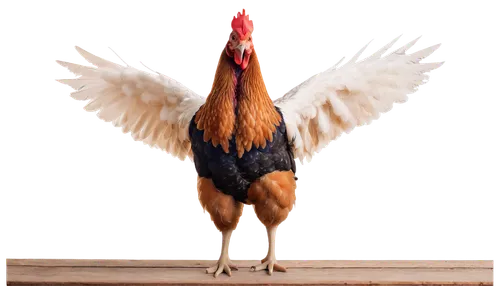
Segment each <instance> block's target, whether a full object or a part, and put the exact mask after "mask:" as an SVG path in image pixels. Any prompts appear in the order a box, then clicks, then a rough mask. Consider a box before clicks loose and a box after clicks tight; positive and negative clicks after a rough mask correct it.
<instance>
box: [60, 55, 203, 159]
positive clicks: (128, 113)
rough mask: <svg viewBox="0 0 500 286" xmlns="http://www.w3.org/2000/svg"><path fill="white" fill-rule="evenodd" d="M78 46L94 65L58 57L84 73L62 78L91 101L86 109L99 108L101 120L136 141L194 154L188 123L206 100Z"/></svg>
mask: <svg viewBox="0 0 500 286" xmlns="http://www.w3.org/2000/svg"><path fill="white" fill-rule="evenodd" d="M76 50H77V51H78V52H79V53H80V55H82V56H83V57H84V58H85V59H86V60H87V61H88V62H90V63H91V64H93V65H94V67H87V66H81V65H77V64H72V63H68V62H62V61H57V62H58V63H59V64H60V65H62V66H64V67H66V68H68V69H69V70H70V71H71V72H73V73H74V74H75V75H77V76H79V77H78V78H76V79H62V80H59V82H61V83H64V84H67V85H69V86H71V87H72V88H73V89H75V90H76V91H74V92H73V93H71V96H72V97H73V98H74V99H77V100H87V101H88V104H87V105H86V106H85V110H87V111H98V113H97V116H98V117H99V118H100V119H102V120H104V121H107V122H112V123H113V124H114V125H115V126H117V127H121V128H122V129H123V132H124V133H131V135H132V137H133V138H134V139H135V140H141V141H143V142H144V143H146V144H148V145H150V146H151V147H157V148H160V149H162V150H165V151H167V152H168V153H170V154H172V155H173V156H175V157H178V158H180V159H181V160H184V158H185V157H186V156H189V157H191V145H190V142H189V136H188V126H189V122H190V120H191V118H192V117H193V116H194V114H195V113H196V111H197V110H198V109H199V108H200V106H201V105H202V104H203V103H204V102H205V99H204V98H202V97H201V96H199V95H197V94H195V93H194V92H192V91H191V90H189V89H188V88H186V87H184V86H183V85H182V84H180V83H179V82H177V81H175V80H174V79H171V78H169V77H167V76H165V75H162V74H159V73H158V74H150V73H146V72H144V71H140V70H138V69H135V68H132V67H129V66H126V67H125V66H121V65H119V64H115V63H112V62H109V61H107V60H104V59H102V58H99V57H97V56H94V55H92V54H90V53H89V52H87V51H85V50H83V49H81V48H79V47H76Z"/></svg>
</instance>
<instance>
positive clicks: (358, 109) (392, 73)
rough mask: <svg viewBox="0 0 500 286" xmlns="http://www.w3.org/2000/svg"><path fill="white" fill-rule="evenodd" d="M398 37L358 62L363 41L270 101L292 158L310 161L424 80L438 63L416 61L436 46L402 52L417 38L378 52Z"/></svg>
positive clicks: (400, 99) (412, 90)
mask: <svg viewBox="0 0 500 286" xmlns="http://www.w3.org/2000/svg"><path fill="white" fill-rule="evenodd" d="M398 39H399V37H398V38H396V39H394V40H393V41H391V42H390V43H389V44H387V45H385V46H384V47H382V48H381V49H380V50H378V51H377V52H376V53H374V54H373V55H371V56H369V57H368V58H366V59H364V60H361V61H357V60H358V58H359V56H360V55H361V53H362V52H363V51H364V50H365V49H366V47H367V46H368V45H366V46H365V47H363V48H362V49H361V50H360V51H359V52H358V53H356V55H354V57H353V58H352V59H351V60H350V61H349V62H347V63H345V64H344V65H343V66H341V67H339V68H337V67H338V65H339V64H340V63H341V62H342V60H343V59H342V60H340V61H339V62H338V63H337V64H336V65H335V66H333V67H331V68H330V69H328V70H326V71H324V72H322V73H319V74H317V75H314V76H313V77H311V78H309V79H308V80H306V81H305V82H303V83H301V84H300V85H299V86H297V87H295V88H293V89H292V90H290V91H289V92H288V93H287V94H285V95H284V96H283V97H282V98H279V99H278V100H276V101H275V102H274V103H275V105H276V106H278V107H280V108H281V111H282V113H283V116H284V119H285V123H286V127H287V133H288V139H289V141H290V142H293V148H294V153H295V157H296V158H299V159H300V160H301V161H302V160H303V159H304V158H306V159H307V160H310V159H311V157H312V156H313V155H314V154H315V153H317V152H319V151H320V150H321V149H322V148H323V147H325V146H326V145H327V144H328V143H330V142H331V141H332V140H334V139H336V138H337V137H338V136H340V135H341V134H342V133H344V132H345V133H349V132H350V131H351V130H352V129H353V128H354V127H356V126H361V125H365V124H369V123H370V122H371V121H372V120H375V119H377V118H378V117H379V116H380V114H381V113H384V112H387V111H389V110H390V109H391V108H392V106H393V104H394V103H402V102H405V101H406V100H407V95H408V94H410V93H412V92H415V91H416V90H417V88H418V86H419V85H421V84H423V83H425V82H426V81H427V79H428V75H427V74H426V73H427V72H429V71H431V70H433V69H436V68H438V67H439V66H441V65H442V64H443V63H421V62H420V61H421V60H422V59H424V58H425V57H427V56H429V55H430V54H432V53H433V52H434V51H435V50H436V49H437V48H439V45H435V46H432V47H429V48H426V49H423V50H420V51H418V52H415V53H413V54H406V51H407V50H408V49H409V48H410V47H412V46H413V45H414V44H415V43H416V42H417V40H418V38H417V39H415V40H413V41H411V42H410V43H408V44H406V45H404V46H403V47H401V48H399V49H397V50H396V51H394V52H392V53H389V54H388V55H386V56H384V57H382V55H383V54H384V53H385V52H386V51H387V50H388V49H389V48H390V47H391V46H392V45H393V44H394V43H395V42H396V41H397V40H398Z"/></svg>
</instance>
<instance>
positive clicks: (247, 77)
mask: <svg viewBox="0 0 500 286" xmlns="http://www.w3.org/2000/svg"><path fill="white" fill-rule="evenodd" d="M234 68H235V65H234V63H233V59H232V58H230V57H229V56H228V55H227V54H226V52H225V51H223V52H222V55H221V57H220V60H219V65H218V66H217V71H216V73H215V79H214V83H213V85H212V91H211V92H210V94H209V95H208V97H207V101H206V103H205V104H204V105H203V106H202V107H201V108H200V110H199V111H198V113H197V114H196V118H195V122H196V124H197V127H198V129H199V130H204V138H203V139H204V140H205V142H208V141H209V140H212V144H213V146H215V147H216V146H217V145H219V144H220V145H221V147H222V148H223V150H224V151H225V152H229V140H231V137H232V136H233V135H235V136H236V150H237V152H238V156H239V157H241V156H242V155H243V153H244V152H245V151H249V150H250V149H251V148H252V145H255V146H256V147H265V146H266V140H268V141H272V140H273V133H274V132H275V131H276V126H277V125H279V124H280V120H281V117H280V115H279V113H278V112H277V111H276V109H275V107H274V104H273V102H272V100H271V98H270V97H269V95H268V93H267V90H266V86H265V84H264V80H263V78H262V74H261V72H260V65H259V61H258V59H257V55H256V53H255V51H254V52H253V53H252V55H251V57H250V59H249V63H248V66H247V68H246V69H245V70H244V71H243V72H242V74H241V76H240V79H239V91H237V90H236V88H237V87H236V85H237V81H238V79H237V78H236V75H235V71H234ZM237 93H238V95H237V106H236V107H235V105H234V97H235V96H236V94H237ZM235 108H237V109H238V112H237V114H238V115H237V116H236V112H235Z"/></svg>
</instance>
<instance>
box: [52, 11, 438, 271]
mask: <svg viewBox="0 0 500 286" xmlns="http://www.w3.org/2000/svg"><path fill="white" fill-rule="evenodd" d="M231 28H232V31H231V33H230V35H229V39H228V41H227V43H226V45H225V47H224V49H223V50H222V53H221V56H220V59H219V63H218V66H217V70H216V72H215V78H214V82H213V85H212V89H211V91H210V93H209V95H208V96H207V97H206V98H203V97H201V96H199V95H197V94H195V93H194V92H193V91H191V90H189V89H188V88H186V87H185V86H183V85H182V84H181V83H179V82H177V81H175V80H174V79H172V78H170V77H168V76H165V75H163V74H160V73H156V72H155V73H146V72H144V71H140V70H137V69H135V68H132V67H130V66H122V65H118V64H115V63H113V62H110V61H107V60H104V59H102V58H99V57H97V56H94V55H92V54H90V53H89V52H87V51H85V50H83V49H81V48H79V47H76V49H77V51H78V52H79V53H80V55H82V56H83V57H84V58H85V59H86V60H87V61H88V62H90V63H91V64H93V65H94V66H95V67H87V66H81V65H76V64H72V63H68V62H62V61H58V63H59V64H61V65H62V66H64V67H66V68H68V69H69V70H70V71H71V72H73V73H74V74H76V75H77V76H80V77H78V78H76V79H64V80H59V81H60V82H61V83H64V84H67V85H69V86H71V87H72V88H74V89H75V90H76V91H74V92H73V93H71V96H72V97H73V98H75V99H77V100H89V101H90V102H89V103H88V104H87V105H86V106H85V109H86V110H87V111H98V113H97V116H98V117H99V118H101V119H102V120H104V121H107V122H112V123H113V124H114V125H115V126H117V127H121V128H122V129H123V132H124V133H131V135H132V137H133V138H134V139H135V140H141V141H143V142H145V143H146V144H148V145H150V146H152V147H157V148H160V149H162V150H164V151H166V152H167V153H170V154H171V155H173V156H175V157H178V158H179V159H181V160H184V159H185V158H186V157H189V158H191V159H192V160H193V161H194V165H195V167H196V171H197V173H198V184H197V188H198V198H199V201H200V203H201V206H202V207H203V209H205V210H206V211H207V212H208V213H209V214H210V217H211V219H212V221H213V223H214V224H215V226H216V228H217V229H218V230H219V231H220V232H221V233H222V250H221V255H220V258H219V260H218V262H217V263H216V264H215V265H214V266H213V267H210V268H208V269H207V270H206V272H207V273H209V274H213V275H214V276H215V277H217V276H218V275H219V274H220V273H223V272H224V273H226V274H227V275H229V276H231V270H235V269H237V267H236V266H235V265H233V264H232V263H231V261H230V259H229V254H228V248H229V242H230V238H231V234H232V232H233V230H234V229H235V228H236V226H237V224H238V221H239V218H240V216H241V214H242V210H243V206H244V204H249V205H253V206H254V209H255V212H256V214H257V217H258V219H259V220H260V221H261V222H262V223H263V224H264V225H265V226H266V229H267V235H268V241H269V249H268V253H267V256H266V257H265V258H264V259H263V260H262V261H261V264H258V265H255V266H253V267H252V268H251V270H252V271H259V270H267V273H268V274H272V273H273V271H283V272H284V271H286V268H285V267H283V266H282V265H280V264H278V263H277V260H276V255H275V238H276V231H277V228H278V226H279V225H280V223H282V222H283V221H284V220H285V219H286V218H287V216H288V214H289V212H290V211H291V210H292V207H293V206H294V203H295V189H296V180H297V177H296V176H295V173H296V166H295V159H299V160H300V161H301V162H302V161H303V160H304V159H306V160H310V159H311V157H312V156H313V155H315V154H316V153H317V152H319V151H320V150H321V149H322V148H323V147H325V146H326V145H327V144H328V143H329V142H331V141H332V140H334V139H336V138H337V137H338V136H340V135H341V134H342V133H348V132H350V131H351V130H352V129H353V128H354V127H356V126H361V125H364V124H369V123H370V122H371V121H372V120H374V119H377V118H378V117H379V115H380V114H381V113H383V112H387V111H389V110H390V109H391V107H392V105H393V104H394V103H402V102H404V101H406V99H407V94H409V93H412V92H414V91H416V89H417V87H418V86H419V85H421V84H423V83H424V82H425V81H426V80H427V79H428V75H427V74H426V73H427V72H429V71H431V70H433V69H436V68H438V67H439V66H440V65H441V64H442V63H421V62H420V61H421V60H422V59H424V58H425V57H427V56H429V55H430V54H431V53H433V52H434V51H435V50H436V49H437V48H438V47H439V45H435V46H432V47H429V48H426V49H423V50H420V51H418V52H415V53H413V54H406V51H407V50H408V49H409V48H410V47H412V46H413V45H414V44H415V43H416V41H417V40H418V38H417V39H415V40H414V41H411V42H410V43H408V44H406V45H404V46H403V47H401V48H399V49H397V50H396V51H394V52H392V53H389V54H387V55H385V56H384V54H385V53H386V52H387V51H388V50H389V49H390V48H391V46H392V45H393V44H394V43H395V42H396V41H397V40H398V38H399V37H398V38H396V39H394V40H393V41H391V42H390V43H388V44H387V45H385V46H384V47H382V48H381V49H380V50H378V51H377V52H375V53H374V54H373V55H371V56H369V57H367V58H365V59H364V60H362V61H358V58H359V56H360V55H361V54H362V52H363V51H364V49H365V48H366V46H365V47H364V48H363V49H361V50H360V51H359V52H358V53H356V54H355V56H354V57H353V58H352V59H351V60H350V61H348V62H347V63H345V64H344V65H342V66H340V63H341V62H342V60H341V61H340V62H339V63H337V64H336V65H335V66H333V67H331V68H330V69H328V70H326V71H324V72H321V73H318V74H316V75H314V76H312V77H311V78H309V79H308V80H306V81H305V82H303V83H301V84H300V85H298V86H297V87H295V88H293V89H292V90H291V91H289V92H288V93H287V94H285V95H284V96H283V97H281V98H279V99H278V100H275V101H274V102H273V101H272V100H271V98H270V97H269V95H268V93H267V90H266V86H265V84H264V80H263V77H262V74H261V71H260V66H259V61H258V58H257V54H256V52H255V48H254V45H253V41H252V32H253V22H252V21H251V20H250V19H249V16H248V15H245V10H243V12H242V13H238V14H237V16H236V17H233V20H232V22H231ZM339 66H340V67H339Z"/></svg>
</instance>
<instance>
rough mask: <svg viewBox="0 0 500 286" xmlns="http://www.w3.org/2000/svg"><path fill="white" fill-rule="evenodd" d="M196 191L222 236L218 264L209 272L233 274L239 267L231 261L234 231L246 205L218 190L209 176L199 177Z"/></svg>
mask: <svg viewBox="0 0 500 286" xmlns="http://www.w3.org/2000/svg"><path fill="white" fill-rule="evenodd" d="M195 191H196V192H197V193H198V198H199V203H200V207H201V209H202V210H203V212H205V213H207V214H208V216H209V218H210V221H211V222H212V223H213V224H214V226H215V229H216V230H217V231H218V232H219V233H220V234H221V236H222V243H221V245H220V251H219V257H218V261H217V264H216V265H215V266H213V267H210V268H208V269H207V274H213V275H214V277H217V276H219V274H221V273H222V272H224V273H226V274H227V275H229V276H231V269H232V270H237V269H238V268H236V266H234V265H232V264H230V263H229V262H230V258H231V253H230V250H231V243H232V241H233V233H234V231H235V230H236V229H237V228H238V225H239V223H240V222H241V219H242V217H243V214H244V213H245V207H244V206H243V204H242V203H240V202H237V201H235V200H234V198H233V197H232V196H229V195H226V194H224V193H222V192H220V191H218V190H217V189H216V188H215V186H214V184H213V182H212V180H210V179H207V178H200V177H198V178H197V183H196V190H195Z"/></svg>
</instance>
